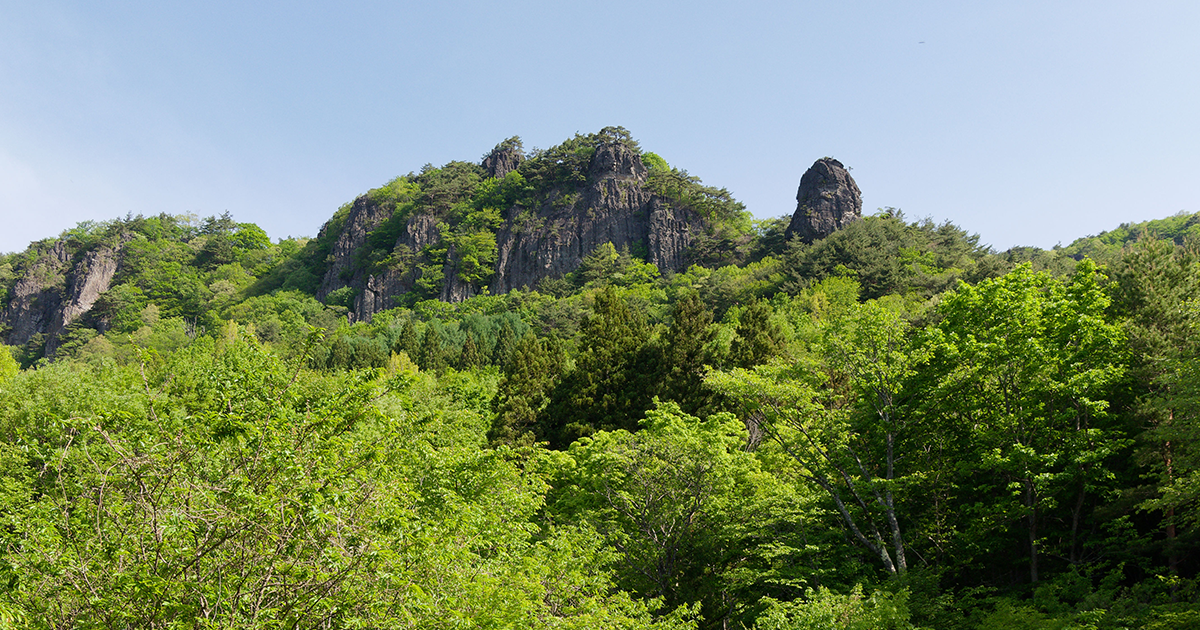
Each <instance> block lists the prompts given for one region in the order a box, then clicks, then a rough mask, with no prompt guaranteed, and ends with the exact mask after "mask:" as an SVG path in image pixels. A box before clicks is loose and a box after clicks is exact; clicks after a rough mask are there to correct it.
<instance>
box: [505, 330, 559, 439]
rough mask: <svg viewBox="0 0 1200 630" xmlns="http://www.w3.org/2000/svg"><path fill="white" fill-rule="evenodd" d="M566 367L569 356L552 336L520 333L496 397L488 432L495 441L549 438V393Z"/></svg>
mask: <svg viewBox="0 0 1200 630" xmlns="http://www.w3.org/2000/svg"><path fill="white" fill-rule="evenodd" d="M565 368H566V358H565V357H564V356H563V353H562V350H561V349H560V348H559V347H558V344H557V343H555V342H554V341H553V340H551V339H538V338H537V337H536V336H535V335H532V334H529V335H525V336H524V337H521V340H520V341H519V342H517V347H516V350H515V351H514V352H513V354H512V357H511V359H510V360H509V361H508V363H507V364H505V366H504V377H503V378H502V379H501V380H500V385H499V388H498V391H497V392H496V397H495V398H494V399H493V400H492V408H493V411H494V412H495V414H496V415H495V417H494V419H493V422H492V428H491V430H490V431H489V432H488V440H489V441H490V442H492V443H493V444H500V443H503V444H518V443H522V442H527V441H531V440H533V439H540V440H544V439H546V438H547V435H546V430H545V427H543V426H540V425H539V421H542V422H544V421H545V420H546V418H545V417H543V413H544V411H545V408H546V405H547V404H548V403H549V401H550V393H551V392H552V391H553V390H554V386H555V384H557V383H558V380H559V378H560V376H561V375H562V372H563V370H564V369H565Z"/></svg>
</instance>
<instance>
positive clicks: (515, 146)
mask: <svg viewBox="0 0 1200 630" xmlns="http://www.w3.org/2000/svg"><path fill="white" fill-rule="evenodd" d="M523 161H525V152H524V151H523V150H522V145H521V139H520V138H518V137H517V136H513V137H511V138H509V139H508V140H505V141H504V142H501V143H500V144H497V145H496V148H494V149H492V152H491V153H488V154H487V155H486V156H484V158H483V162H482V166H483V170H485V171H487V174H488V177H495V178H497V179H500V178H503V177H504V176H505V175H508V174H509V173H510V172H512V171H515V170H517V167H518V166H520V165H521V162H523Z"/></svg>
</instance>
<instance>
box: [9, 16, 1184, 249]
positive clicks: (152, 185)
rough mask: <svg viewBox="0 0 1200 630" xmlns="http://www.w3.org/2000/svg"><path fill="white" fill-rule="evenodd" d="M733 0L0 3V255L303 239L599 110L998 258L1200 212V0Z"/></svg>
mask: <svg viewBox="0 0 1200 630" xmlns="http://www.w3.org/2000/svg"><path fill="white" fill-rule="evenodd" d="M741 4H743V6H736V5H735V3H732V2H703V1H693V2H688V3H682V2H679V3H665V2H654V1H649V0H643V1H640V2H624V1H609V2H604V3H600V2H589V3H565V2H533V1H527V2H510V3H499V2H455V1H447V2H438V3H431V2H422V3H416V2H411V3H410V2H392V3H383V2H379V3H374V2H370V3H368V2H363V3H354V2H343V3H336V4H335V3H316V2H303V1H291V2H256V3H247V2H223V1H216V0H213V1H209V2H205V3H183V2H164V1H162V0H159V1H158V2H104V3H96V2H58V1H54V0H39V1H38V2H28V1H10V0H0V217H2V219H3V224H2V225H3V229H2V230H0V251H17V250H21V249H24V248H25V246H26V245H27V244H28V243H29V242H30V241H32V240H36V239H40V238H45V237H49V236H55V235H57V234H58V233H59V232H61V231H62V230H64V229H67V228H69V227H72V226H74V225H75V224H76V223H78V222H80V221H86V220H105V219H111V218H115V217H119V216H125V215H126V214H127V213H132V214H135V215H136V214H145V215H152V214H158V213H160V212H167V213H171V214H183V213H196V214H198V215H200V216H208V215H213V214H220V213H222V212H224V211H229V212H231V213H232V214H233V215H234V217H235V218H236V219H237V220H239V221H253V222H255V223H258V224H259V225H261V226H262V227H263V228H264V229H266V230H267V232H268V233H269V234H270V235H271V236H272V237H273V238H279V237H284V236H288V235H295V236H301V235H307V236H312V235H315V234H316V232H317V231H318V230H319V229H320V226H321V224H322V223H323V222H324V221H325V220H326V219H327V218H328V217H329V216H330V215H331V214H332V213H333V212H334V211H335V210H336V209H337V208H338V206H340V205H341V204H343V203H345V202H347V201H350V200H352V199H353V198H354V197H355V196H357V195H359V194H361V193H363V192H365V191H367V190H368V189H370V188H373V187H376V186H379V185H381V184H383V183H384V182H386V181H387V180H389V179H391V178H392V177H395V176H396V175H401V174H404V173H408V172H410V171H418V170H420V168H421V166H422V165H424V164H426V163H432V164H435V165H440V164H443V163H445V162H447V161H450V160H478V159H480V157H481V156H482V155H483V154H484V153H486V152H487V151H488V150H490V149H491V148H492V146H494V145H495V144H496V143H498V142H500V141H501V140H503V139H505V138H507V137H510V136H513V135H519V136H520V137H521V138H522V139H523V140H524V143H525V147H526V148H527V149H528V148H533V147H543V148H545V147H549V146H552V145H554V144H557V143H558V142H561V141H562V140H564V139H566V138H568V137H570V136H571V135H573V134H574V133H576V132H581V133H587V132H592V131H597V130H599V129H600V128H602V127H604V126H606V125H621V126H624V127H626V128H627V129H629V130H630V131H631V132H632V134H633V136H634V137H635V138H636V139H637V140H638V141H640V143H641V145H642V147H643V149H645V150H650V151H654V152H656V153H658V154H659V155H661V156H663V157H664V158H665V159H666V160H667V161H668V162H670V163H671V164H672V165H674V166H678V167H681V168H684V169H687V170H688V171H689V172H691V173H692V174H693V175H697V176H699V177H701V178H702V179H703V180H704V182H705V183H706V184H709V185H713V186H719V187H725V188H728V189H729V190H730V191H731V192H732V193H733V194H734V196H735V197H736V198H737V199H739V200H741V201H743V202H744V203H745V204H746V206H747V208H748V209H749V210H750V211H751V212H753V213H754V214H755V216H757V217H759V218H767V217H774V216H782V215H785V214H790V213H791V212H792V210H794V208H795V194H796V185H797V183H798V182H799V179H800V176H801V174H803V172H804V170H805V169H806V168H807V167H808V166H809V165H811V164H812V162H813V161H814V160H816V159H818V158H820V157H823V156H827V155H828V156H833V157H836V158H838V159H839V160H841V161H842V162H843V163H845V164H846V165H848V166H850V167H851V168H852V169H853V170H852V174H853V176H854V177H855V179H856V180H857V181H858V184H859V187H860V188H862V191H863V202H864V210H865V211H866V212H872V211H874V210H875V209H877V208H881V207H885V206H890V207H897V208H900V209H901V210H903V211H904V212H905V214H906V215H907V216H909V217H910V218H913V219H916V218H920V217H929V218H932V219H933V220H934V221H937V222H941V221H945V220H949V221H951V222H953V223H955V224H957V225H959V226H961V227H963V228H965V229H967V230H969V231H972V232H977V233H979V234H980V235H981V237H982V241H983V242H985V243H989V244H991V245H992V246H994V247H996V248H998V249H1006V248H1008V247H1011V246H1014V245H1035V246H1040V247H1051V246H1053V245H1055V244H1056V243H1060V242H1061V243H1063V244H1067V243H1069V242H1070V241H1071V240H1073V239H1075V238H1076V237H1079V236H1084V235H1087V234H1094V233H1097V232H1100V231H1103V230H1106V229H1111V228H1113V227H1116V226H1117V225H1118V224H1120V223H1122V222H1127V221H1141V220H1145V219H1151V218H1161V217H1164V216H1168V215H1171V214H1174V213H1176V212H1179V211H1187V212H1196V211H1200V203H1198V201H1200V191H1198V187H1197V181H1200V177H1198V176H1197V174H1198V173H1200V79H1198V78H1197V76H1200V74H1198V70H1197V69H1198V68H1200V37H1197V36H1196V33H1197V32H1200V3H1196V2H1194V1H1191V2H1153V1H1150V2H1144V3H1136V4H1135V3H1130V2H1103V1H1091V2H1050V3H1047V2H1036V3H1035V2H1020V1H1009V2H1003V3H982V2H973V3H962V2H903V3H902V2H854V1H847V2H836V3H833V2H822V3H807V2H759V3H754V2H750V3H741Z"/></svg>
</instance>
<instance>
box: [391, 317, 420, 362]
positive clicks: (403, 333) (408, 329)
mask: <svg viewBox="0 0 1200 630" xmlns="http://www.w3.org/2000/svg"><path fill="white" fill-rule="evenodd" d="M420 350H421V338H420V337H419V336H418V335H417V327H416V325H415V324H413V320H412V319H411V318H409V319H406V320H405V321H404V327H403V328H401V329H400V336H399V337H397V338H396V343H394V344H392V351H393V352H403V353H405V354H407V355H408V356H409V358H415V357H416V356H417V355H418V353H419V352H420Z"/></svg>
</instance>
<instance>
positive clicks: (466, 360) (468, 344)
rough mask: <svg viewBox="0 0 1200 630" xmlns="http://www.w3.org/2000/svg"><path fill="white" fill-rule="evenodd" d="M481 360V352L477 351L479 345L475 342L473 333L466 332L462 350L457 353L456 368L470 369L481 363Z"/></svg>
mask: <svg viewBox="0 0 1200 630" xmlns="http://www.w3.org/2000/svg"><path fill="white" fill-rule="evenodd" d="M483 362H484V361H483V354H482V353H481V352H480V351H479V345H478V344H477V343H475V335H473V334H471V333H467V339H466V341H464V342H463V346H462V352H461V353H459V355H458V369H460V370H470V369H473V368H477V367H479V366H481V365H483Z"/></svg>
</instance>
